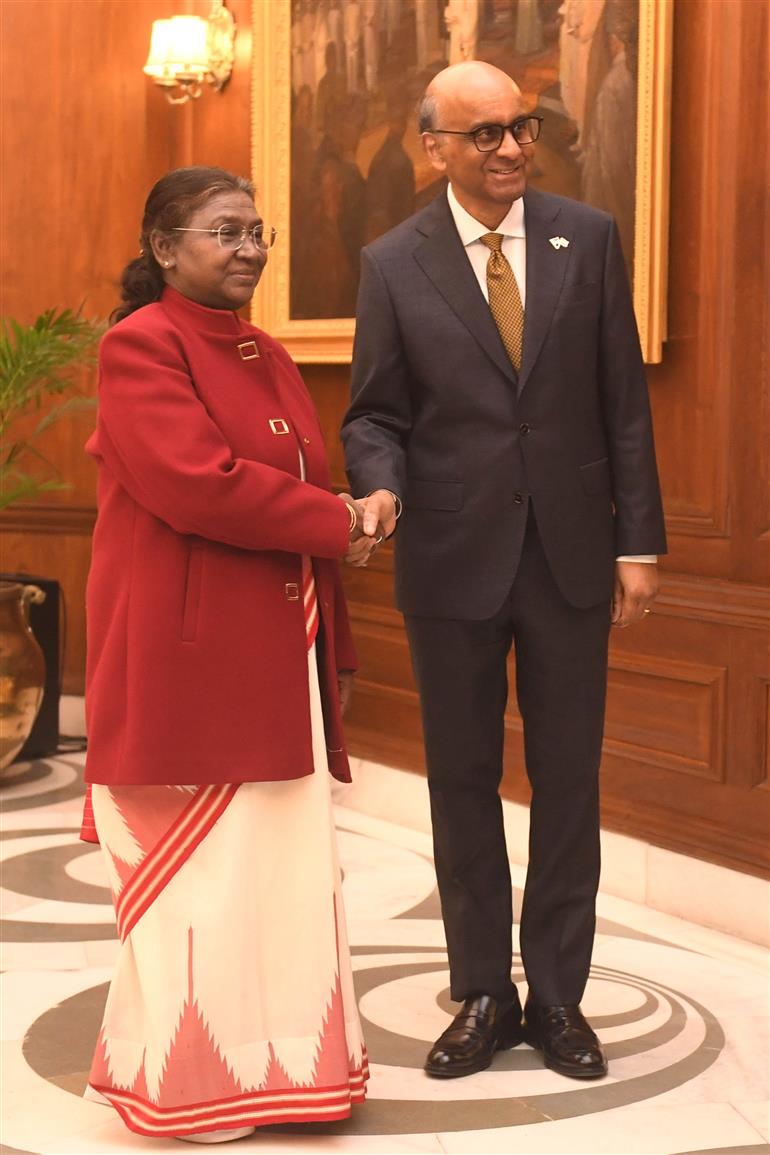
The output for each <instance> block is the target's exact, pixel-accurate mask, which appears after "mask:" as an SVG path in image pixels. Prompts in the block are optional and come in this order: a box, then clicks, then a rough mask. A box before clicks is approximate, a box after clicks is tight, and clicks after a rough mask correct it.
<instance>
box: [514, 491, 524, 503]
mask: <svg viewBox="0 0 770 1155" xmlns="http://www.w3.org/2000/svg"><path fill="white" fill-rule="evenodd" d="M513 500H514V504H516V505H521V504H522V503H523V501H524V494H523V493H514V495H513Z"/></svg>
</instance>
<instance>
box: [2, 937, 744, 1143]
mask: <svg viewBox="0 0 770 1155" xmlns="http://www.w3.org/2000/svg"><path fill="white" fill-rule="evenodd" d="M354 965H355V967H356V988H357V994H358V998H359V1004H360V1007H361V1014H362V1020H363V1026H364V1033H365V1035H366V1039H367V1045H368V1048H369V1056H370V1062H371V1067H372V1079H371V1082H370V1085H369V1099H368V1101H367V1104H366V1105H365V1107H364V1108H362V1109H361V1110H358V1111H356V1112H355V1113H354V1114H353V1117H352V1118H351V1119H350V1120H348V1121H347V1122H345V1123H344V1124H340V1125H339V1129H340V1130H341V1131H343V1132H344V1133H345V1134H355V1135H361V1136H364V1135H372V1136H374V1135H387V1134H404V1133H407V1134H418V1133H423V1134H424V1133H433V1132H436V1131H467V1130H482V1129H488V1128H491V1129H495V1128H499V1127H514V1126H520V1125H522V1124H528V1123H535V1122H547V1121H549V1120H553V1119H566V1118H571V1117H575V1116H577V1115H582V1114H586V1113H588V1112H590V1113H595V1112H597V1111H603V1110H608V1109H610V1108H613V1107H619V1106H622V1105H625V1104H629V1103H638V1102H641V1101H643V1100H644V1099H646V1098H649V1097H651V1096H653V1095H659V1094H661V1093H663V1092H664V1091H668V1090H671V1089H672V1088H674V1087H677V1086H679V1085H680V1084H681V1083H683V1082H685V1081H687V1080H690V1079H693V1078H694V1077H696V1076H697V1075H698V1074H700V1073H701V1072H702V1071H704V1070H705V1069H706V1068H707V1067H708V1066H710V1065H711V1064H712V1063H713V1062H714V1061H715V1060H716V1058H717V1057H718V1055H719V1053H720V1051H721V1049H722V1046H723V1044H724V1036H723V1033H722V1030H721V1027H720V1025H719V1023H718V1022H717V1021H716V1019H715V1018H714V1016H713V1015H712V1014H711V1013H710V1012H709V1011H708V1010H707V1009H706V1008H705V1007H703V1006H701V1005H699V1004H698V1003H697V1002H695V1001H694V1000H693V999H691V998H690V997H689V996H687V995H685V994H683V993H682V992H680V991H677V990H674V989H672V988H670V987H668V986H666V985H664V984H661V983H658V982H655V981H652V980H650V979H648V978H644V977H642V976H640V975H635V974H631V973H629V972H626V971H621V970H616V969H613V968H607V967H596V968H594V970H593V971H592V982H596V983H599V984H605V985H606V986H607V988H608V989H613V995H612V998H611V1005H612V1007H613V1010H612V1013H611V1014H609V1015H606V1016H601V1015H599V1016H597V1017H596V1018H595V1020H594V1021H595V1025H596V1027H597V1029H598V1031H599V1033H600V1034H601V1035H602V1036H603V1039H604V1041H605V1045H606V1049H607V1053H608V1056H609V1059H610V1072H611V1073H610V1077H609V1078H608V1079H605V1080H600V1081H596V1082H586V1083H577V1082H575V1081H572V1080H568V1079H565V1078H562V1077H561V1076H559V1075H555V1074H554V1073H553V1072H551V1071H548V1070H546V1069H545V1068H544V1067H543V1065H542V1062H541V1060H540V1058H539V1056H538V1055H537V1053H536V1052H534V1051H532V1050H531V1049H530V1048H529V1047H527V1046H524V1045H522V1046H520V1047H517V1048H515V1049H514V1050H512V1051H507V1052H504V1053H501V1054H500V1055H498V1056H496V1058H495V1061H494V1064H493V1066H492V1068H491V1069H490V1070H489V1071H486V1072H483V1073H481V1074H479V1075H475V1076H473V1077H472V1078H468V1079H462V1080H451V1081H448V1082H442V1081H440V1080H433V1079H428V1078H427V1076H426V1075H425V1074H424V1073H423V1071H422V1064H423V1061H424V1058H425V1052H426V1043H425V1038H424V1037H423V1036H425V1030H426V1028H425V1027H424V1026H423V1027H421V1029H420V1031H419V1035H420V1037H415V1031H414V1030H413V1029H411V1027H410V1020H413V1019H414V1015H412V1014H411V1006H412V1002H413V999H412V997H411V995H412V991H413V988H416V989H417V990H419V991H420V992H421V998H423V1000H424V1001H423V1004H422V1005H423V1007H424V1008H425V1009H426V1011H427V1012H428V1013H429V1014H431V1015H433V1016H434V1017H435V1025H436V1026H437V1027H438V1028H439V1029H443V1026H444V1025H445V1024H446V1021H447V1017H448V1015H449V1014H450V1013H451V1004H450V1002H449V997H448V991H447V986H446V984H447V972H446V964H445V961H444V962H443V964H442V962H441V961H440V957H439V956H437V954H436V953H435V952H426V953H416V952H412V953H406V954H403V953H402V954H395V955H390V956H383V955H373V954H367V955H365V956H361V955H356V956H355V957H354ZM83 977H84V981H87V975H86V974H84V976H83ZM106 989H107V988H106V984H103V983H100V984H98V985H97V986H90V987H88V986H87V987H85V988H84V989H83V990H81V991H79V992H78V993H77V994H74V995H70V997H68V998H65V999H64V1000H63V1001H62V1002H61V1003H60V1004H59V1005H58V1006H55V1007H53V1008H51V1009H50V1010H48V1011H46V1012H45V1013H44V1014H42V1015H39V1016H38V1017H37V1018H36V1019H35V1021H33V1022H32V1023H31V1024H30V1025H29V1028H28V1030H27V1032H26V1038H25V1041H24V1046H23V1055H24V1060H25V1061H26V1063H27V1064H28V1065H29V1067H30V1068H32V1070H33V1071H35V1073H36V1074H37V1075H38V1076H39V1077H40V1078H41V1079H43V1080H50V1079H54V1080H56V1079H57V1078H64V1077H66V1076H67V1074H68V1073H74V1072H85V1071H87V1070H88V1067H89V1065H90V1061H91V1049H92V1046H93V1040H94V1039H95V1037H96V1034H97V1031H98V1028H99V1024H100V1019H101V1014H102V1008H103V1005H104V999H105V997H106ZM428 991H432V999H431V1000H430V1001H428V999H427V994H428ZM56 1040H66V1067H67V1070H63V1069H62V1051H61V1050H60V1049H59V1048H58V1047H56V1045H55V1041H56ZM52 1044H54V1045H52ZM65 1081H66V1080H65ZM72 1082H73V1080H72V1079H70V1080H69V1081H68V1086H67V1089H68V1090H70V1091H71V1092H72V1093H77V1092H79V1091H81V1090H82V1086H81V1085H80V1082H78V1085H77V1086H74V1087H73V1086H72ZM76 1082H77V1081H76ZM82 1082H84V1076H83V1079H82ZM287 1130H289V1131H290V1130H291V1128H282V1131H283V1132H286V1131H287ZM302 1133H306V1132H304V1131H303V1132H302ZM28 1141H29V1140H28Z"/></svg>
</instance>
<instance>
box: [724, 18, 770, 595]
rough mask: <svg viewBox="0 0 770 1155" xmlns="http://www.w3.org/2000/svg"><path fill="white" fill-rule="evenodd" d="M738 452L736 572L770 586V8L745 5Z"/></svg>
mask: <svg viewBox="0 0 770 1155" xmlns="http://www.w3.org/2000/svg"><path fill="white" fill-rule="evenodd" d="M743 8H744V9H745V11H744V12H743V13H742V21H741V24H740V29H739V31H740V38H741V39H740V60H741V68H742V72H741V77H740V81H739V84H738V85H736V89H739V90H740V96H741V114H740V115H739V116H738V118H737V121H736V140H737V145H738V152H737V156H736V169H737V173H738V174H739V177H738V180H737V185H736V206H737V213H736V216H737V227H736V230H735V232H736V240H735V245H736V261H737V266H738V269H739V279H738V281H737V282H736V284H735V299H736V310H735V317H734V325H735V344H734V349H733V364H732V372H733V379H734V390H733V416H732V423H731V451H732V453H733V455H734V473H735V477H734V482H733V487H732V495H731V506H732V512H733V574H734V576H735V577H737V578H738V579H739V580H742V581H752V582H761V583H763V584H764V585H765V586H767V585H768V584H769V583H770V358H769V357H768V346H769V345H770V134H768V133H767V132H765V131H763V130H760V129H759V126H760V125H764V126H767V124H768V123H769V122H770V85H769V84H768V70H769V64H770V62H769V61H768V41H769V40H770V5H769V4H767V3H758V4H757V3H755V4H747V5H743Z"/></svg>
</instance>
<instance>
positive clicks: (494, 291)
mask: <svg viewBox="0 0 770 1155" xmlns="http://www.w3.org/2000/svg"><path fill="white" fill-rule="evenodd" d="M480 240H481V242H482V244H484V245H486V246H487V248H488V249H489V260H488V261H487V291H488V293H489V307H490V309H491V310H492V316H493V317H494V319H495V324H496V325H497V328H498V329H499V331H500V336H501V337H502V339H503V344H504V345H505V348H506V352H507V353H508V356H509V357H510V359H511V364H512V365H513V367H514V369H515V370H516V372H517V373H518V371H519V369H520V368H521V346H522V341H523V339H524V309H523V307H522V304H521V295H520V293H519V286H518V284H517V283H516V277H515V276H514V273H513V269H512V268H511V266H510V265H509V264H508V261H507V260H506V258H505V257H504V256H503V234H502V233H485V235H484V236H483V237H481V238H480Z"/></svg>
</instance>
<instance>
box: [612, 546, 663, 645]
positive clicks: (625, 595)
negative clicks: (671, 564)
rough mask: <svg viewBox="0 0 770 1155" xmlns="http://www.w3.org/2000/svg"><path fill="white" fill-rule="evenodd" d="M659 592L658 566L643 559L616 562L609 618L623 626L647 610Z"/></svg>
mask: <svg viewBox="0 0 770 1155" xmlns="http://www.w3.org/2000/svg"><path fill="white" fill-rule="evenodd" d="M657 593H658V567H657V565H654V564H653V563H651V562H644V561H616V562H615V592H614V594H613V597H612V612H611V615H610V620H611V621H612V624H613V626H618V627H619V628H620V629H622V628H623V627H624V626H630V625H632V624H633V622H638V621H640V620H641V618H642V617H643V616H644V615H645V614H646V613H648V612H649V610H650V607H651V605H652V603H653V602H654V601H655V598H656V596H657Z"/></svg>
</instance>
